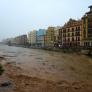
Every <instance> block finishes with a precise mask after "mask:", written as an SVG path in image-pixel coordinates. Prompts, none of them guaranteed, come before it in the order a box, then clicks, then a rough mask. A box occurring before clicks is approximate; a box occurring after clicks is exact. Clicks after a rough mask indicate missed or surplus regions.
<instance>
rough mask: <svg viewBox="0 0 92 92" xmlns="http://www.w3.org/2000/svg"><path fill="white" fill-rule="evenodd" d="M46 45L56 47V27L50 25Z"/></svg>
mask: <svg viewBox="0 0 92 92" xmlns="http://www.w3.org/2000/svg"><path fill="white" fill-rule="evenodd" d="M45 46H46V47H54V27H48V29H47V31H46V36H45Z"/></svg>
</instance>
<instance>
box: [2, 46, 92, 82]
mask: <svg viewBox="0 0 92 92" xmlns="http://www.w3.org/2000/svg"><path fill="white" fill-rule="evenodd" d="M0 56H4V57H5V58H6V59H7V61H6V62H11V63H12V64H13V65H14V66H17V67H19V68H21V69H22V71H23V74H25V75H28V76H34V77H35V76H36V77H38V78H42V79H47V80H52V81H61V80H67V81H70V82H72V81H87V82H92V58H89V57H88V56H85V55H80V54H74V53H73V54H72V53H59V52H52V51H45V50H38V49H28V48H22V47H12V46H6V45H0Z"/></svg>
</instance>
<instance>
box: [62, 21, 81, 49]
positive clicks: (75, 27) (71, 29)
mask: <svg viewBox="0 0 92 92" xmlns="http://www.w3.org/2000/svg"><path fill="white" fill-rule="evenodd" d="M81 32H82V22H81V20H74V19H70V20H69V21H68V22H67V23H65V25H64V26H63V27H62V28H61V29H60V35H61V37H62V46H64V47H78V46H80V43H81V40H82V36H81Z"/></svg>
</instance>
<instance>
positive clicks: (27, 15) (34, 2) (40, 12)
mask: <svg viewBox="0 0 92 92" xmlns="http://www.w3.org/2000/svg"><path fill="white" fill-rule="evenodd" d="M89 5H92V0H0V40H2V39H4V38H7V37H14V36H17V35H20V34H24V33H27V32H29V31H31V30H33V29H39V28H47V27H48V26H62V25H63V24H64V23H65V22H66V21H67V20H68V19H69V18H74V19H80V18H81V17H82V16H83V15H84V13H85V12H86V11H88V10H89V9H88V6H89Z"/></svg>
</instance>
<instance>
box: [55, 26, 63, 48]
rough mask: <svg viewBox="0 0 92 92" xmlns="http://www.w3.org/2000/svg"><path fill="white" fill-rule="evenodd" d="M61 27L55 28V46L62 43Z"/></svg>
mask: <svg viewBox="0 0 92 92" xmlns="http://www.w3.org/2000/svg"><path fill="white" fill-rule="evenodd" d="M60 28H61V27H59V26H58V27H55V28H54V46H55V47H59V46H60V45H61V39H62V38H61V35H60Z"/></svg>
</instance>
